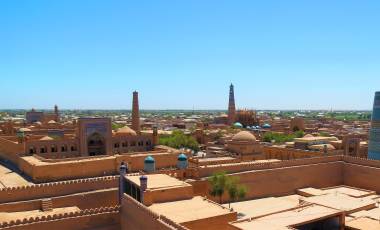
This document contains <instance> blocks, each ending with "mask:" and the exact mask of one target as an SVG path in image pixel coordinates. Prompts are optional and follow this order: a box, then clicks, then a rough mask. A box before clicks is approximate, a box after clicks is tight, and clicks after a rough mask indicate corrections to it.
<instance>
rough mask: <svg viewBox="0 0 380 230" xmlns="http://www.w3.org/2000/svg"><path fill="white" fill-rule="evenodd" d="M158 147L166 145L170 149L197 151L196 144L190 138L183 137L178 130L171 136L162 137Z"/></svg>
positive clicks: (197, 145) (197, 146)
mask: <svg viewBox="0 0 380 230" xmlns="http://www.w3.org/2000/svg"><path fill="white" fill-rule="evenodd" d="M159 143H160V145H166V146H169V147H172V148H176V149H179V148H189V149H192V150H194V151H195V152H198V151H199V144H198V142H197V141H196V140H195V139H194V138H193V137H192V136H188V135H185V134H184V133H183V132H182V131H180V130H175V131H173V133H172V134H171V135H167V136H162V137H160V140H159Z"/></svg>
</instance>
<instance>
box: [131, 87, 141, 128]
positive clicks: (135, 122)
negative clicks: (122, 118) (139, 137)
mask: <svg viewBox="0 0 380 230" xmlns="http://www.w3.org/2000/svg"><path fill="white" fill-rule="evenodd" d="M132 129H133V130H135V131H136V133H139V132H140V112H139V93H138V92H136V91H135V92H133V102H132Z"/></svg>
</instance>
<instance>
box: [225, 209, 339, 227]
mask: <svg viewBox="0 0 380 230" xmlns="http://www.w3.org/2000/svg"><path fill="white" fill-rule="evenodd" d="M341 213H342V212H341V211H339V210H335V209H332V208H328V207H324V206H320V205H317V204H308V205H306V206H302V207H299V208H295V209H291V210H287V211H283V212H279V213H274V214H270V215H267V216H264V217H260V218H257V219H252V220H244V221H241V222H235V223H233V224H232V225H233V226H235V227H238V228H240V229H244V230H245V229H247V230H248V229H265V230H271V229H273V230H274V229H276V230H278V229H288V228H287V227H294V226H300V225H304V224H307V223H310V222H316V221H319V220H323V219H328V218H331V217H335V216H340V215H341Z"/></svg>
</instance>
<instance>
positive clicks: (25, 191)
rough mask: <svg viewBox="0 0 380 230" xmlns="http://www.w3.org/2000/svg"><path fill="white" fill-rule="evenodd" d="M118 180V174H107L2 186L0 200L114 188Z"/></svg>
mask: <svg viewBox="0 0 380 230" xmlns="http://www.w3.org/2000/svg"><path fill="white" fill-rule="evenodd" d="M118 181H119V176H107V177H98V178H89V179H79V180H69V181H61V182H52V183H45V184H36V185H27V186H21V187H10V188H3V189H1V190H0V201H1V202H3V203H5V202H14V201H22V200H32V199H40V198H46V197H55V196H63V195H68V194H73V193H80V192H88V191H94V190H100V189H109V188H116V187H118Z"/></svg>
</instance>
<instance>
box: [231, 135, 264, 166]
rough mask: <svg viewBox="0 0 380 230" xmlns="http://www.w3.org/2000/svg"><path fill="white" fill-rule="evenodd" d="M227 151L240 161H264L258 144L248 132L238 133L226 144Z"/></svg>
mask: <svg viewBox="0 0 380 230" xmlns="http://www.w3.org/2000/svg"><path fill="white" fill-rule="evenodd" d="M227 149H228V151H230V152H231V153H234V154H236V155H237V158H239V159H241V160H242V161H249V160H251V161H252V160H261V159H265V157H264V155H263V153H262V148H261V145H260V143H259V142H258V141H257V140H256V137H255V136H254V135H253V134H252V133H251V132H249V131H240V132H239V133H237V134H235V135H234V136H233V137H232V139H231V140H230V141H228V142H227Z"/></svg>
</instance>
